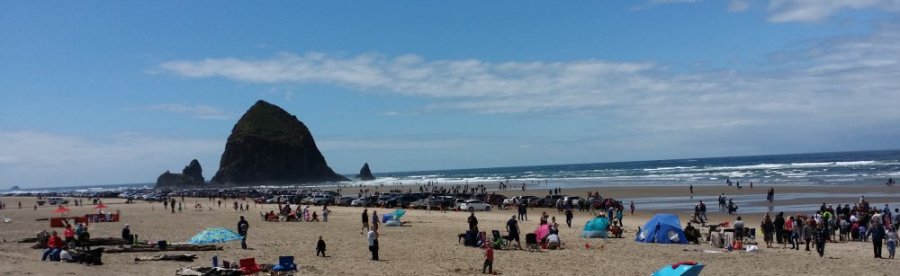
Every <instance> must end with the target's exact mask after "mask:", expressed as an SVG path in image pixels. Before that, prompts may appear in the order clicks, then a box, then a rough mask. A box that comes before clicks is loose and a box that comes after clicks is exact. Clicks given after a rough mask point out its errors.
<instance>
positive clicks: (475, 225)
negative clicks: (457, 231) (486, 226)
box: [468, 212, 478, 231]
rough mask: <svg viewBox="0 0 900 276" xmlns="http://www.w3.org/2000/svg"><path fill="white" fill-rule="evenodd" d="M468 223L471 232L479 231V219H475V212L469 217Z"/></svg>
mask: <svg viewBox="0 0 900 276" xmlns="http://www.w3.org/2000/svg"><path fill="white" fill-rule="evenodd" d="M468 223H469V231H478V219H477V218H475V212H472V213H471V214H470V215H469V219H468Z"/></svg>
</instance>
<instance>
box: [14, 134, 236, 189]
mask: <svg viewBox="0 0 900 276" xmlns="http://www.w3.org/2000/svg"><path fill="white" fill-rule="evenodd" d="M224 144H225V141H219V140H206V139H172V138H165V137H154V136H150V135H141V134H136V133H123V134H117V135H113V136H111V137H80V136H72V135H60V134H53V133H46V132H35V131H17V132H0V164H2V165H0V175H3V176H4V179H3V180H0V187H3V186H4V185H5V186H12V185H19V186H22V187H23V188H27V187H36V186H71V185H85V184H115V183H123V182H132V183H135V182H137V183H139V182H152V181H154V180H155V179H156V177H157V176H158V175H159V174H160V173H162V172H163V171H165V170H170V169H171V170H180V169H181V168H183V167H184V165H186V164H187V163H188V162H189V161H190V160H191V159H194V158H199V159H200V161H201V164H202V165H203V166H204V168H205V169H206V172H205V174H206V175H207V177H209V176H210V174H211V173H214V171H215V168H216V166H217V165H218V164H217V163H214V162H216V161H218V160H217V159H216V158H218V157H219V155H220V154H221V152H222V149H223V146H224ZM211 171H212V172H211ZM71 176H78V177H77V178H72V177H71ZM3 182H5V183H3Z"/></svg>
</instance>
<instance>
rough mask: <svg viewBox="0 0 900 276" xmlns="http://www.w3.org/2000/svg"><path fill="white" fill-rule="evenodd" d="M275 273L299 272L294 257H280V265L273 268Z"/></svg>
mask: <svg viewBox="0 0 900 276" xmlns="http://www.w3.org/2000/svg"><path fill="white" fill-rule="evenodd" d="M272 270H274V271H278V272H281V271H297V264H294V256H281V257H278V264H277V265H275V266H274V267H272Z"/></svg>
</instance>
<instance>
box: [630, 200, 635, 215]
mask: <svg viewBox="0 0 900 276" xmlns="http://www.w3.org/2000/svg"><path fill="white" fill-rule="evenodd" d="M629 205H630V206H629V208H630V209H631V215H634V201H631V204H629Z"/></svg>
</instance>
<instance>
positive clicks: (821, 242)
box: [815, 223, 881, 257]
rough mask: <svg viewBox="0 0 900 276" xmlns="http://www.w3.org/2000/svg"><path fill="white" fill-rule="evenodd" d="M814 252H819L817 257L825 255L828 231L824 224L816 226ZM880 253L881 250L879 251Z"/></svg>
mask: <svg viewBox="0 0 900 276" xmlns="http://www.w3.org/2000/svg"><path fill="white" fill-rule="evenodd" d="M815 235H816V252H818V253H819V257H824V256H825V241H827V240H828V231H826V230H825V226H823V225H822V224H821V223H820V224H818V225H817V226H816V232H815ZM879 253H881V252H879Z"/></svg>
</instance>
